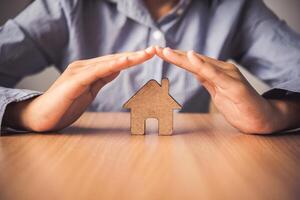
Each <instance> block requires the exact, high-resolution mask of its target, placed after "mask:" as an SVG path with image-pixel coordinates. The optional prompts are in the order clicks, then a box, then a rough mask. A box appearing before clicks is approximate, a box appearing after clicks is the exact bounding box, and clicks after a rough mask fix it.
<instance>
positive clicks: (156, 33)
mask: <svg viewBox="0 0 300 200" xmlns="http://www.w3.org/2000/svg"><path fill="white" fill-rule="evenodd" d="M152 36H153V38H154V39H155V40H160V39H161V38H162V37H163V34H162V32H160V31H154V32H153V35H152Z"/></svg>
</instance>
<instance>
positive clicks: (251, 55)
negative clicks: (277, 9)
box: [233, 0, 300, 98]
mask: <svg viewBox="0 0 300 200" xmlns="http://www.w3.org/2000/svg"><path fill="white" fill-rule="evenodd" d="M246 2H247V3H245V6H244V10H242V11H241V13H243V14H242V15H241V16H240V20H239V22H238V26H237V27H238V31H237V35H235V37H234V38H235V39H233V47H234V48H233V49H234V50H233V51H234V55H235V56H234V57H235V60H236V61H237V62H239V63H240V64H241V65H243V66H244V67H245V68H246V69H248V70H249V71H250V72H251V73H253V74H254V75H256V76H257V77H258V78H260V79H261V80H263V81H264V82H266V83H267V84H269V85H270V86H271V89H270V90H269V91H266V92H265V93H264V94H263V96H264V97H266V98H284V97H286V96H299V94H300V35H299V34H298V33H296V32H295V31H293V30H292V29H291V28H290V27H289V26H288V25H287V24H286V23H285V22H284V21H281V20H280V19H279V18H278V17H277V16H276V15H275V14H274V13H272V11H270V10H269V9H268V8H267V7H266V5H265V4H264V3H263V2H262V1H261V0H253V1H246Z"/></svg>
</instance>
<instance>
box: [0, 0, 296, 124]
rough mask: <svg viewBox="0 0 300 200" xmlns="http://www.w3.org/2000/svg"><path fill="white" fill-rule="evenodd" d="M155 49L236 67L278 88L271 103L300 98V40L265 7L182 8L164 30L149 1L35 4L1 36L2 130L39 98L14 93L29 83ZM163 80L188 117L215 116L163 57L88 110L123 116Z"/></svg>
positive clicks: (219, 4)
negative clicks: (74, 65) (13, 111)
mask: <svg viewBox="0 0 300 200" xmlns="http://www.w3.org/2000/svg"><path fill="white" fill-rule="evenodd" d="M150 45H160V46H163V47H164V46H169V47H172V48H176V49H181V50H191V49H193V50H195V51H197V52H199V53H201V54H205V55H207V56H210V57H213V58H217V59H220V60H228V59H233V60H235V61H236V62H238V63H240V64H241V65H243V66H244V67H245V68H246V69H247V70H249V71H250V72H251V73H253V74H254V75H256V76H257V77H258V78H260V79H261V80H263V81H265V82H266V83H267V84H269V85H270V86H271V87H272V89H271V90H270V91H268V92H267V93H265V94H264V95H265V97H266V98H284V97H286V96H289V95H295V94H299V92H300V79H299V77H300V36H299V35H298V34H297V33H295V32H293V31H292V30H291V29H290V28H289V27H288V26H287V25H286V24H285V22H283V21H281V20H279V19H278V18H277V17H276V16H275V15H274V14H273V13H272V12H271V11H270V10H269V9H268V8H267V7H266V6H265V5H264V3H263V2H262V1H261V0H251V1H247V0H181V1H180V2H179V3H178V5H177V6H176V7H175V8H174V9H173V10H172V11H171V12H170V13H169V14H168V15H166V16H165V17H163V18H161V19H159V21H157V22H155V21H154V20H153V19H152V18H151V15H150V14H149V12H148V10H147V9H146V7H145V6H144V4H143V1H142V0H36V1H34V2H33V3H32V4H31V5H30V6H28V7H27V8H26V9H25V10H24V11H23V12H22V13H21V14H20V15H18V16H17V17H16V18H15V19H11V20H9V21H7V22H6V23H5V24H4V25H3V26H2V27H1V28H0V85H1V87H0V123H1V121H2V117H3V113H4V111H5V108H6V106H7V105H8V104H9V103H11V102H15V101H22V100H25V99H28V98H31V97H33V96H35V95H38V94H40V93H39V92H36V91H29V90H20V89H11V88H12V87H13V86H14V85H15V84H16V83H17V82H18V81H19V80H20V79H21V78H22V77H24V76H26V75H30V74H33V73H36V72H39V71H41V70H43V69H44V68H46V67H47V66H49V65H52V64H54V65H55V66H56V67H57V69H58V70H59V71H61V72H63V71H64V70H65V68H66V67H67V66H68V64H69V63H71V62H73V61H75V60H80V59H88V58H93V57H98V56H102V55H106V54H111V53H117V52H123V51H135V50H139V49H144V48H146V47H148V46H150ZM163 77H167V78H168V79H169V80H170V93H171V95H172V96H173V97H174V98H175V99H176V100H177V101H178V102H179V103H180V104H182V105H183V109H182V112H207V111H208V105H209V94H208V93H207V91H206V90H205V89H204V88H203V87H202V86H201V84H200V83H199V82H198V81H197V80H196V79H195V78H194V76H193V75H192V74H190V73H189V72H187V71H185V70H183V69H181V68H179V67H176V66H173V65H171V64H169V63H166V62H163V61H162V60H161V59H159V58H157V57H155V58H154V59H152V60H150V61H148V62H146V63H144V64H142V65H140V66H138V67H133V68H130V69H128V70H125V71H123V72H121V74H120V76H119V77H118V78H117V79H116V80H114V81H113V82H111V83H109V84H108V85H107V86H105V87H104V88H103V89H101V91H100V92H99V94H98V96H97V97H96V99H95V100H94V102H93V103H92V105H91V106H90V108H89V110H93V111H121V110H122V105H123V103H124V102H126V100H128V99H129V98H130V97H131V96H132V95H133V94H134V93H135V92H136V91H137V90H138V89H139V88H140V87H141V86H142V85H143V84H145V83H146V82H147V81H148V80H150V79H155V80H158V81H160V80H161V79H162V78H163Z"/></svg>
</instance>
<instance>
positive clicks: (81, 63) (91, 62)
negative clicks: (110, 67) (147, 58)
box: [76, 46, 155, 67]
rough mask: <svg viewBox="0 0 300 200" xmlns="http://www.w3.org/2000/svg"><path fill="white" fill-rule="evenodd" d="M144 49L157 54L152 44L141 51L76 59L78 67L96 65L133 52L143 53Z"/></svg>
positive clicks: (134, 52)
mask: <svg viewBox="0 0 300 200" xmlns="http://www.w3.org/2000/svg"><path fill="white" fill-rule="evenodd" d="M144 51H146V52H147V53H148V54H151V55H154V54H155V49H154V47H152V46H150V47H148V48H147V49H144V50H140V51H133V52H122V53H117V54H110V55H105V56H100V57H97V58H91V59H87V60H79V61H76V64H77V65H78V67H82V66H87V65H94V64H96V63H97V62H102V61H107V60H111V59H117V58H120V57H124V56H130V55H133V54H136V53H142V52H144Z"/></svg>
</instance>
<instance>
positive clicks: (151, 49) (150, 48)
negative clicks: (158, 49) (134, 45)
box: [145, 46, 153, 53]
mask: <svg viewBox="0 0 300 200" xmlns="http://www.w3.org/2000/svg"><path fill="white" fill-rule="evenodd" d="M145 51H146V52H147V53H151V52H152V51H153V46H150V47H148V48H147V49H145Z"/></svg>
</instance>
